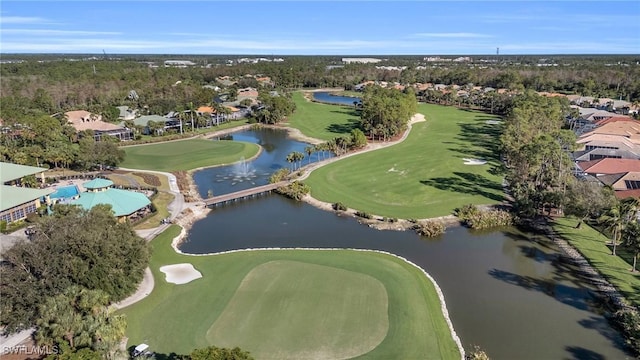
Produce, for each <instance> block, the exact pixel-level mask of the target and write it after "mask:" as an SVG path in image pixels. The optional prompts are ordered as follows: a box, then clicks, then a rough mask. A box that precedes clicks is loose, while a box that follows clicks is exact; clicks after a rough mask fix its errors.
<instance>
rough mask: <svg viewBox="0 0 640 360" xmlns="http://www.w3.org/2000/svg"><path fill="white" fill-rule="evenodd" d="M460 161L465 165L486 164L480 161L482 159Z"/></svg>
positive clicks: (484, 161)
mask: <svg viewBox="0 0 640 360" xmlns="http://www.w3.org/2000/svg"><path fill="white" fill-rule="evenodd" d="M462 160H464V164H465V165H484V164H486V163H487V161H486V160H482V159H469V158H463V159H462Z"/></svg>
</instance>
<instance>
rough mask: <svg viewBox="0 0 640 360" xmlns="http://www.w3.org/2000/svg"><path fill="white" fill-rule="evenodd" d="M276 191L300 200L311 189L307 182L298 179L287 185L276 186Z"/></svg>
mask: <svg viewBox="0 0 640 360" xmlns="http://www.w3.org/2000/svg"><path fill="white" fill-rule="evenodd" d="M276 191H277V192H278V193H279V194H282V195H284V196H286V197H289V198H291V199H294V200H298V201H300V200H302V198H303V197H304V196H305V195H307V194H308V193H309V192H310V191H311V189H310V188H309V185H307V184H304V183H301V182H299V181H294V182H292V183H291V184H289V185H287V186H281V187H279V188H277V189H276Z"/></svg>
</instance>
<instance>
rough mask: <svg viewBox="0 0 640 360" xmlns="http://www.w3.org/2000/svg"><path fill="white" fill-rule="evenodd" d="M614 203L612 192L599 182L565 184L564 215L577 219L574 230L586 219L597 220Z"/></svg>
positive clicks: (574, 181) (574, 180)
mask: <svg viewBox="0 0 640 360" xmlns="http://www.w3.org/2000/svg"><path fill="white" fill-rule="evenodd" d="M615 202H616V198H615V195H614V192H613V190H612V189H611V188H610V187H605V186H602V185H600V183H599V182H595V181H581V180H578V179H573V180H572V181H570V182H569V183H568V184H567V193H566V206H565V213H566V214H567V215H574V216H577V217H578V219H579V221H578V224H577V225H576V228H579V227H580V226H582V222H583V221H584V220H586V219H587V218H590V217H591V218H597V217H598V216H599V215H600V214H602V213H603V212H604V210H605V209H609V208H611V207H612V206H613V205H614V204H615Z"/></svg>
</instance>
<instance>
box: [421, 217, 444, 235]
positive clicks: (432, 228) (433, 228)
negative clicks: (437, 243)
mask: <svg viewBox="0 0 640 360" xmlns="http://www.w3.org/2000/svg"><path fill="white" fill-rule="evenodd" d="M414 229H415V230H416V232H417V233H418V234H420V235H422V236H427V237H434V236H438V235H442V234H444V231H445V230H446V229H447V227H446V226H445V225H444V223H443V222H442V221H439V220H425V221H423V222H421V223H418V224H416V225H415V226H414Z"/></svg>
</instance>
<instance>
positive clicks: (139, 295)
mask: <svg viewBox="0 0 640 360" xmlns="http://www.w3.org/2000/svg"><path fill="white" fill-rule="evenodd" d="M154 284H155V283H154V281H153V274H152V273H151V269H150V268H146V269H145V270H144V277H143V278H142V282H141V283H140V285H138V290H136V292H135V293H134V294H133V295H131V296H129V297H128V298H126V299H124V300H122V301H120V302H119V303H115V304H113V305H111V307H112V308H113V309H116V310H119V309H122V308H125V307H127V306H129V305H131V304H134V303H137V302H138V301H140V300H142V299H144V298H145V297H147V296H148V295H149V294H151V291H153V286H154Z"/></svg>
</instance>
